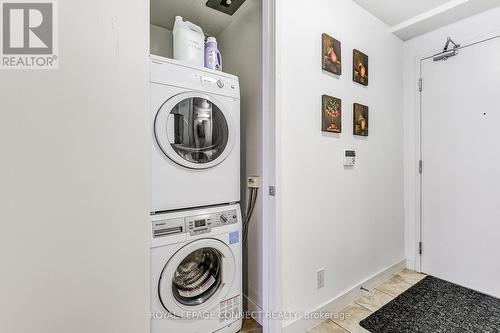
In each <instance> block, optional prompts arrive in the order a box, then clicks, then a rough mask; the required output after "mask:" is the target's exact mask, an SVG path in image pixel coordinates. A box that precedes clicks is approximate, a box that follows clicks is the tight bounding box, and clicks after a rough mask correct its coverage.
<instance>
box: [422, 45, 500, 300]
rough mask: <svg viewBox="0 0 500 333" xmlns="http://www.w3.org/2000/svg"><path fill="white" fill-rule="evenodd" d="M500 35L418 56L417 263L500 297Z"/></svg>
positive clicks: (449, 279) (464, 284)
mask: <svg viewBox="0 0 500 333" xmlns="http://www.w3.org/2000/svg"><path fill="white" fill-rule="evenodd" d="M499 55H500V38H496V39H492V40H489V41H484V42H481V43H479V44H476V45H473V46H469V47H466V48H464V49H461V50H460V51H459V54H458V55H456V56H454V57H452V58H449V59H448V60H447V61H438V62H434V61H433V59H428V60H424V61H422V78H423V91H422V104H421V110H422V138H421V139H422V160H423V173H422V245H423V246H422V248H423V253H422V271H423V272H425V273H428V274H431V275H434V276H436V277H439V278H442V279H445V280H448V281H451V282H454V283H457V284H459V285H463V286H465V287H468V288H471V289H475V290H478V291H481V292H484V293H487V294H490V295H493V296H496V297H500V61H499V59H500V58H499V57H500V56H499Z"/></svg>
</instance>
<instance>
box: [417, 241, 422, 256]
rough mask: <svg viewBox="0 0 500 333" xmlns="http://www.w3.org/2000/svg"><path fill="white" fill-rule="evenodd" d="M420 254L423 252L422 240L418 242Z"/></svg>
mask: <svg viewBox="0 0 500 333" xmlns="http://www.w3.org/2000/svg"><path fill="white" fill-rule="evenodd" d="M418 254H422V242H419V243H418Z"/></svg>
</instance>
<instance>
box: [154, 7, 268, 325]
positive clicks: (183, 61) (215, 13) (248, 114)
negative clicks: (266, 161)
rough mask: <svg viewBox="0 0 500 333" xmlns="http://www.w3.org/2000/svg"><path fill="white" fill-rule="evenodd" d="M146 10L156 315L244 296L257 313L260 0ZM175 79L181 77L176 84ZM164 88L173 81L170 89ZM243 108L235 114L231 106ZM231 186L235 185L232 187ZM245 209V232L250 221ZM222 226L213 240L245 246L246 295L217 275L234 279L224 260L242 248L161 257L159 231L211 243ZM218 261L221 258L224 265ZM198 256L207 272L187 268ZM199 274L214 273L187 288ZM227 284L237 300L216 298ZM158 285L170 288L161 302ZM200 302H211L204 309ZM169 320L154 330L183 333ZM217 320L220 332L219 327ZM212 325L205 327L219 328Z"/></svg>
mask: <svg viewBox="0 0 500 333" xmlns="http://www.w3.org/2000/svg"><path fill="white" fill-rule="evenodd" d="M150 14H151V15H150V54H151V57H150V58H151V59H150V71H151V73H150V78H151V103H152V132H153V135H152V136H153V137H154V140H153V147H152V148H153V163H152V164H153V166H152V167H153V170H152V171H153V172H152V174H153V177H152V190H153V195H152V209H151V211H152V213H151V216H152V223H153V224H152V228H153V247H152V265H153V267H152V275H153V276H152V278H151V284H152V286H151V288H152V293H151V298H152V300H151V302H152V307H153V308H152V312H153V313H156V314H157V313H158V312H161V311H164V310H166V311H167V312H169V313H173V314H175V315H177V314H176V313H175V312H182V311H190V310H193V311H200V312H202V311H208V307H212V308H213V307H215V306H216V305H217V307H218V308H217V311H219V308H220V313H223V312H224V311H228V309H237V306H239V305H240V304H239V302H240V301H241V303H242V304H241V305H242V308H243V309H244V310H248V311H252V312H256V311H260V310H262V303H263V295H262V290H263V287H262V283H263V278H262V276H263V272H262V266H263V264H262V262H263V260H262V253H263V251H262V248H263V245H262V197H263V194H262V189H261V188H259V185H260V182H261V180H260V179H261V178H260V177H261V176H262V170H263V167H262V159H263V144H262V136H263V133H262V122H263V117H262V0H246V1H245V0H228V1H212V0H209V1H206V0H189V1H186V0H151V2H150ZM174 35H175V37H174ZM200 44H201V45H202V46H203V49H200V47H199V46H200ZM171 80H172V82H179V83H172V84H171V83H169V82H171ZM167 86H172V87H170V88H169V89H170V90H165V89H167V88H166V87H167ZM186 87H187V88H186ZM162 89H163V90H162ZM164 96H167V97H164ZM237 104H239V105H237ZM238 108H239V112H234V111H233V110H237V109H238ZM193 110H194V111H193ZM237 113H239V114H237ZM207 119H208V120H207ZM193 128H195V130H194V131H193V130H192V129H193ZM193 132H194V133H193ZM155 159H156V160H155ZM248 177H251V179H248ZM233 179H234V181H233ZM232 183H234V186H227V185H228V184H232ZM166 189H168V190H166ZM237 204H239V205H240V208H241V213H240V212H239V209H238V207H237ZM221 205H222V206H221ZM219 207H222V208H219ZM191 212H193V213H191ZM166 214H167V215H166ZM168 214H170V215H168ZM249 214H250V215H251V218H250V219H249V220H247V221H246V222H247V225H246V228H247V232H246V233H245V219H246V217H247V216H248V215H249ZM165 216H167V217H165ZM165 221H166V222H165ZM176 221H177V222H176ZM236 221H240V222H238V223H242V225H243V227H242V231H241V234H240V235H239V236H236V234H237V230H236V229H234V230H233V229H230V224H231V223H234V226H236ZM165 223H167V224H166V225H165ZM219 226H220V227H221V228H220V230H223V228H226V229H227V230H228V232H227V235H221V236H217V237H220V238H221V241H224V237H225V239H227V240H229V241H228V243H227V245H228V246H229V247H230V248H231V249H233V247H234V246H235V244H241V254H240V255H241V265H240V266H241V268H240V269H242V273H241V287H242V290H241V292H237V291H236V289H235V288H236V287H235V286H232V287H231V283H229V282H228V281H225V280H224V278H223V277H222V278H221V280H220V281H218V279H217V276H219V275H218V274H220V273H219V270H221V271H222V273H221V276H223V275H226V277H227V275H228V274H230V273H228V271H230V272H232V273H231V274H234V275H235V276H236V275H237V274H236V273H234V272H233V270H235V269H238V264H236V265H235V266H234V267H233V268H231V269H229V270H226V269H225V268H224V267H223V266H224V265H226V266H227V264H226V263H225V260H224V258H226V259H227V257H232V256H234V257H237V253H239V250H234V251H232V252H233V253H232V254H231V253H229V252H231V251H228V254H227V255H225V252H224V251H225V250H224V248H220V249H216V250H214V251H212V250H206V251H205V250H204V249H209V248H211V246H212V245H213V247H214V248H217V245H216V244H212V245H210V244H208V243H207V246H206V248H204V249H201V250H202V252H199V251H198V252H199V253H195V252H192V253H191V255H190V253H189V251H188V250H186V249H185V248H184V247H182V248H181V249H180V250H178V252H181V251H184V252H186V253H185V254H184V255H185V257H184V258H187V259H185V260H183V258H178V259H176V258H175V255H172V258H171V259H169V258H170V257H169V258H166V257H163V258H161V256H166V254H164V253H163V254H162V253H161V251H163V250H162V248H163V247H162V246H160V245H158V244H160V243H158V242H160V241H161V239H160V238H155V237H156V236H158V237H161V236H165V235H171V237H170V238H171V239H173V238H174V237H182V236H181V231H182V230H184V229H183V228H185V232H187V235H191V236H193V237H194V238H193V239H196V240H197V241H205V240H204V237H206V238H207V239H209V238H217V237H215V236H214V237H212V236H211V234H210V233H209V231H207V230H215V229H216V227H219ZM228 228H229V229H228ZM226 229H224V230H226ZM176 232H179V234H176ZM186 237H188V236H186ZM189 241H190V239H189V237H188V238H186V244H189ZM155 242H156V243H155ZM155 244H156V245H155ZM195 250H196V249H195V248H193V251H195ZM165 251H167V250H165ZM169 251H173V250H172V249H170V250H169ZM173 252H175V251H173ZM165 253H166V252H165ZM159 256H160V257H159ZM169 256H170V254H169ZM188 256H191V258H190V259H189V257H188ZM218 257H222V258H223V259H220V264H218V263H217V262H218V260H219V259H218ZM188 259H189V260H191V261H189V260H188ZM162 260H163V261H162ZM166 260H167V261H169V262H170V261H173V262H175V265H174V266H176V267H179V269H178V270H177V271H175V272H174V270H175V268H176V267H173V268H172V267H171V266H172V265H170V266H169V265H168V264H167V265H165V263H164V261H166ZM176 260H177V261H178V262H176ZM186 260H188V261H186ZM197 260H198V261H197ZM202 260H205V261H204V262H202ZM235 261H236V262H237V261H238V260H237V259H235ZM162 262H163V264H162ZM193 262H202V263H201V264H200V265H201V266H203V267H205V266H207V267H209V266H210V267H209V268H207V271H206V272H203V271H200V272H196V271H195V272H186V271H183V269H186V268H187V266H189V265H192V263H193ZM172 269H173V270H172ZM170 270H172V271H170ZM179 271H181V273H185V274H186V275H185V276H184V280H183V281H181V282H179V283H178V284H176V282H175V281H174V283H173V284H172V287H171V286H170V282H169V281H168V279H167V278H164V276H163V275H164V274H167V273H168V274H170V275H171V276H174V280H175V279H176V277H179V274H180V273H179ZM198 273H199V275H200V276H204V275H203V274H206V275H207V276H208V275H213V277H214V278H213V279H211V278H207V279H205V280H202V279H200V280H199V281H200V282H197V283H198V284H201V287H200V286H198V285H197V286H196V288H194V287H193V288H192V289H183V287H182V286H183V285H184V286H185V285H186V283H187V282H186V281H189V280H190V279H195V278H196V277H197V276H196V275H197V274H198ZM158 277H160V278H158ZM158 279H160V280H162V281H161V282H158ZM179 281H180V280H179ZM232 282H233V284H234V283H236V282H234V281H232ZM195 284H196V283H195ZM236 284H238V283H236ZM225 285H229V289H231V290H230V291H228V295H229V296H230V295H231V293H232V292H234V293H235V295H236V294H240V297H241V298H240V300H239V299H238V297H233V299H227V298H228V297H229V296H226V297H224V295H221V296H220V298H218V296H217V294H218V293H220V292H219V291H220V290H221V289H222V288H223V286H225ZM156 287H158V294H159V299H158V301H159V302H157V300H156V298H158V297H157V295H156V293H157V291H156V290H153V289H154V288H156ZM177 287H179V289H178V290H177V289H176V288H177ZM162 288H164V290H165V291H164V293H166V294H168V295H167V296H164V298H162V295H161V293H162ZM171 290H173V291H171ZM190 293H192V295H190ZM198 294H199V295H198ZM193 295H194V296H193ZM191 296H193V297H191ZM155 302H156V303H155ZM210 302H212V303H210ZM167 303H169V304H167ZM204 304H213V306H207V308H203V305H204ZM174 308H175V309H176V310H175V311H172V309H174ZM154 319H159V318H154ZM160 321H161V318H160ZM191 321H192V325H191V326H190V327H194V328H195V329H200V331H199V332H204V331H203V329H202V327H203V325H205V327H208V326H210V325H211V324H210V322H207V321H204V320H201V321H199V323H196V321H195V320H191ZM165 323H166V326H165V325H164V326H158V325H156V324H152V332H153V333H157V331H160V330H162V329H167V328H168V329H174V330H176V332H177V331H178V332H179V333H180V332H181V331H182V330H183V329H184V328H183V326H182V325H180V326H176V325H177V324H176V323H175V321H170V324H169V322H165ZM169 325H170V326H169ZM214 325H215V326H213V327H215V328H217V329H219V327H218V326H217V325H220V324H217V323H215V324H214ZM234 325H239V324H234ZM234 325H233V326H234ZM155 327H158V328H155ZM186 327H187V326H186ZM190 329H193V328H190ZM225 329H227V330H222V331H221V332H233V330H234V327H233V328H231V327H229V328H225ZM206 330H207V333H211V332H213V331H215V329H210V328H206ZM182 332H184V331H182Z"/></svg>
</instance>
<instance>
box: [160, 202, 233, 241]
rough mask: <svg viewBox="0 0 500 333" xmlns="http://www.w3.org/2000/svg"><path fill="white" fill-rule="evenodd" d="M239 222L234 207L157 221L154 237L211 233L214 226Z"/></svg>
mask: <svg viewBox="0 0 500 333" xmlns="http://www.w3.org/2000/svg"><path fill="white" fill-rule="evenodd" d="M237 222H238V214H237V212H236V210H234V209H233V210H228V211H224V212H220V213H213V214H203V215H195V216H189V217H181V218H176V219H168V220H162V221H156V222H154V223H153V238H158V237H166V236H172V235H176V234H181V233H189V234H190V235H191V236H196V235H201V234H206V233H209V232H210V231H211V230H212V228H217V227H223V226H225V225H230V224H235V223H237Z"/></svg>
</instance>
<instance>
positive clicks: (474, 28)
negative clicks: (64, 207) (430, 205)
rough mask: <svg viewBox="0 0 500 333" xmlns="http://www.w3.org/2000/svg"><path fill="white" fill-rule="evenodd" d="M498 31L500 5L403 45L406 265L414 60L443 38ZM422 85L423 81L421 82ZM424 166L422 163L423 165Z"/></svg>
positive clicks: (410, 247) (413, 263) (414, 168)
mask: <svg viewBox="0 0 500 333" xmlns="http://www.w3.org/2000/svg"><path fill="white" fill-rule="evenodd" d="M499 33H500V8H496V9H492V10H489V11H487V12H484V13H481V14H478V15H475V16H473V17H470V18H468V19H465V20H463V21H460V22H457V23H454V24H451V25H449V26H446V27H443V28H440V29H438V30H435V31H433V32H430V33H427V34H425V35H422V36H420V37H417V38H414V39H412V40H409V41H407V42H406V43H405V44H404V72H403V73H404V75H403V76H404V131H405V143H404V146H405V156H404V161H405V244H406V257H407V258H408V263H409V265H410V267H412V268H416V269H417V270H418V269H419V268H420V267H419V265H418V261H419V258H418V255H417V247H418V242H417V239H418V237H417V236H418V234H419V233H418V230H419V229H418V225H419V208H418V207H419V203H418V193H419V192H418V186H419V185H418V184H419V182H418V158H419V153H418V151H419V150H418V149H419V146H418V136H417V133H418V126H419V125H418V110H419V104H418V90H417V87H418V85H417V82H418V76H419V75H418V62H419V59H421V58H422V57H425V56H429V55H432V54H435V53H438V52H440V51H441V50H442V49H443V46H444V43H445V42H446V38H447V37H448V36H451V37H452V38H453V40H455V41H456V42H458V43H461V44H462V45H464V44H467V43H468V42H471V41H476V40H479V39H482V38H484V37H488V36H491V35H492V34H499ZM424 85H425V82H424ZM424 168H425V166H424Z"/></svg>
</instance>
